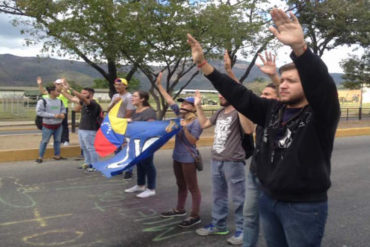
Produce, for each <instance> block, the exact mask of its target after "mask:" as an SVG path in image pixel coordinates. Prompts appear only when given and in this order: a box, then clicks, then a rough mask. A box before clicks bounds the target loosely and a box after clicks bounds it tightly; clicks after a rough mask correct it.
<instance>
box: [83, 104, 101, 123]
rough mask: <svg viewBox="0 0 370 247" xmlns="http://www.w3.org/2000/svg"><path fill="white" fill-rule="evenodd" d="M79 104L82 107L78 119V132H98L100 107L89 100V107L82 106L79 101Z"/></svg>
mask: <svg viewBox="0 0 370 247" xmlns="http://www.w3.org/2000/svg"><path fill="white" fill-rule="evenodd" d="M80 104H81V105H82V109H81V119H80V126H79V129H80V130H98V129H99V127H100V126H99V124H98V121H97V120H98V116H99V114H100V112H101V107H100V105H99V104H98V103H97V102H96V101H95V100H91V101H90V105H86V104H83V102H82V101H81V102H80Z"/></svg>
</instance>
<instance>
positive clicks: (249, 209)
mask: <svg viewBox="0 0 370 247" xmlns="http://www.w3.org/2000/svg"><path fill="white" fill-rule="evenodd" d="M259 185H260V183H259V180H258V178H257V177H256V176H255V175H253V174H252V173H251V172H250V171H249V173H248V176H247V181H246V187H245V201H244V209H243V216H244V228H243V231H244V236H243V247H252V246H257V241H258V233H259V226H260V225H259V213H258V198H259V195H260V189H259Z"/></svg>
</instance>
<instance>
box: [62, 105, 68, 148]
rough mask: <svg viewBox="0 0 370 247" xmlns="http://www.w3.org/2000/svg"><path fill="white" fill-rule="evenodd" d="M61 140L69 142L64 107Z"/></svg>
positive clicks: (66, 116)
mask: <svg viewBox="0 0 370 247" xmlns="http://www.w3.org/2000/svg"><path fill="white" fill-rule="evenodd" d="M61 142H62V143H64V142H69V129H68V108H66V115H65V118H64V119H63V122H62V139H61Z"/></svg>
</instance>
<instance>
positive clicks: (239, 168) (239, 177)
mask: <svg viewBox="0 0 370 247" xmlns="http://www.w3.org/2000/svg"><path fill="white" fill-rule="evenodd" d="M244 168H245V166H244V162H242V161H218V160H212V161H211V172H212V195H213V205H212V224H213V225H215V226H216V227H217V229H219V230H221V231H224V230H226V229H227V226H226V218H227V215H228V211H229V210H228V189H230V191H231V196H232V201H233V204H234V219H235V230H236V231H243V204H244V197H245V173H244Z"/></svg>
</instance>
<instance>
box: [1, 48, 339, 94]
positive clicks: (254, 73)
mask: <svg viewBox="0 0 370 247" xmlns="http://www.w3.org/2000/svg"><path fill="white" fill-rule="evenodd" d="M210 63H211V64H212V65H213V66H214V67H215V68H217V69H218V70H219V71H221V72H224V68H223V61H210ZM247 66H248V63H247V62H244V61H240V62H238V63H237V64H235V66H234V68H233V71H234V73H235V75H236V77H238V78H240V77H241V75H242V74H244V72H245V70H246V68H247ZM123 70H125V68H123ZM126 70H127V69H126ZM158 71H159V68H158ZM193 71H196V68H194V69H193ZM193 71H191V72H190V73H188V74H187V75H186V76H184V77H183V78H182V80H181V82H180V83H179V85H178V86H177V87H176V89H178V88H180V87H181V86H183V84H184V83H185V82H186V81H187V80H188V79H189V78H190V76H191V75H192V73H193ZM331 75H332V76H333V78H334V81H335V82H336V84H337V85H340V84H341V82H342V78H341V76H342V74H340V73H333V74H331ZM37 76H41V77H42V78H43V81H44V84H47V83H48V82H53V81H54V80H56V79H57V78H61V77H65V78H67V79H68V80H70V81H75V82H76V83H78V84H80V85H81V86H92V85H93V81H94V80H95V79H97V78H102V76H101V75H100V74H99V73H98V72H97V71H96V70H95V69H93V68H92V67H91V66H89V65H87V64H86V63H85V62H79V61H72V60H59V59H54V58H41V57H19V56H14V55H10V54H0V86H7V87H22V86H27V87H30V86H31V87H32V86H35V87H36V86H37V85H36V78H37ZM134 76H135V77H136V78H137V79H139V81H140V83H141V88H142V89H143V90H148V89H149V88H150V83H149V81H148V79H147V78H146V77H145V75H144V74H143V73H141V72H140V71H139V72H136V73H135V75H134ZM255 78H266V80H267V79H268V78H267V76H266V75H264V74H263V73H261V71H260V70H259V69H258V68H257V67H256V66H254V67H253V68H252V70H251V72H250V74H249V76H248V78H247V79H246V80H245V82H244V84H245V83H248V82H252V81H253V80H254V79H255ZM186 88H189V89H214V88H213V86H212V85H211V83H209V82H208V80H207V79H206V78H205V77H204V76H202V75H200V74H199V75H197V76H196V77H195V78H194V79H193V80H192V82H191V83H190V84H189V85H188V86H187V87H186Z"/></svg>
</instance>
